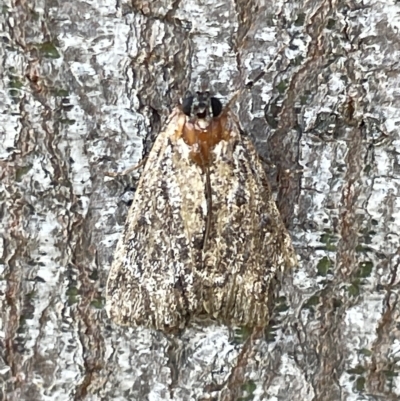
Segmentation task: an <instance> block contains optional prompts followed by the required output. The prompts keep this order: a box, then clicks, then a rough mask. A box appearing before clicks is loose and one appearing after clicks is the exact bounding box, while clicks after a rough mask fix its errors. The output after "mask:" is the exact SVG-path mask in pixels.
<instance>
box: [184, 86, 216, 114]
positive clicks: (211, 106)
mask: <svg viewBox="0 0 400 401" xmlns="http://www.w3.org/2000/svg"><path fill="white" fill-rule="evenodd" d="M182 111H183V112H184V113H185V114H186V115H187V116H188V117H190V118H195V119H199V120H206V121H210V120H211V119H213V118H215V117H218V116H219V115H220V114H221V112H222V104H221V102H220V101H219V100H218V99H217V98H216V97H213V96H210V93H209V92H196V93H195V94H194V95H192V94H190V93H189V94H187V95H186V97H185V98H184V99H183V102H182Z"/></svg>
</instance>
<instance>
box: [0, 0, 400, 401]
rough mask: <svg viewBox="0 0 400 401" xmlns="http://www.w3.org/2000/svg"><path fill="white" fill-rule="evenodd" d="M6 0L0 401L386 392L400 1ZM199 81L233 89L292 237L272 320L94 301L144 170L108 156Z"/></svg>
mask: <svg viewBox="0 0 400 401" xmlns="http://www.w3.org/2000/svg"><path fill="white" fill-rule="evenodd" d="M1 6H2V12H1V13H0V25H1V29H0V34H1V39H2V40H1V44H0V59H1V66H2V68H1V70H0V75H1V80H0V88H1V90H0V127H1V128H0V177H1V183H0V200H1V201H0V211H1V223H0V234H1V237H0V377H1V386H0V394H1V396H0V398H1V399H4V400H10V401H11V400H12V401H14V400H29V401H36V400H46V399H51V400H121V401H122V400H242V401H244V400H293V401H297V400H298V401H306V400H310V401H311V400H313V401H314V400H315V401H316V400H321V401H329V400H332V401H337V400H361V399H363V400H381V399H382V400H397V399H398V398H399V396H400V381H399V378H398V372H399V358H398V355H397V352H398V347H399V340H398V338H399V325H398V321H399V319H400V316H399V306H398V294H399V279H398V277H397V266H398V263H399V254H400V245H399V243H400V237H399V232H400V230H399V219H398V217H399V210H400V209H399V199H400V198H399V188H400V174H399V172H400V169H399V164H400V162H399V155H398V151H397V148H398V145H399V130H398V126H399V124H400V92H399V82H400V81H399V60H400V37H399V35H398V30H399V24H400V23H399V21H400V20H399V15H400V5H399V4H398V3H397V2H394V1H389V0H388V1H374V0H372V1H367V0H366V1H363V2H356V1H351V0H349V1H341V2H339V1H326V0H316V1H312V2H303V1H287V2H284V1H281V0H277V1H271V2H265V1H261V0H260V1H256V0H252V1H243V0H235V1H231V2H230V1H226V0H224V1H221V2H216V1H212V0H208V1H207V0H205V1H200V0H197V1H196V0H189V1H181V2H180V1H176V0H175V1H173V0H156V1H149V2H143V1H137V0H132V1H124V0H122V1H116V2H111V1H102V2H96V1H95V2H89V1H78V0H76V1H74V2H65V1H61V0H58V1H57V0H53V1H49V0H48V1H45V0H42V1H39V0H36V1H30V2H26V1H17V0H14V1H11V0H3V2H2V3H1ZM196 85H197V86H198V87H201V88H208V89H209V90H210V91H211V92H213V93H214V94H215V95H217V96H219V97H220V98H221V99H222V100H223V101H224V102H225V104H226V103H228V102H229V101H230V99H232V97H233V96H234V94H235V93H238V96H237V97H236V98H235V101H234V102H232V104H231V105H230V106H231V107H232V109H233V110H235V112H236V114H237V116H238V117H239V120H240V124H241V127H242V129H243V130H244V131H245V132H246V133H247V134H248V135H250V136H251V137H252V139H253V140H254V143H255V144H256V147H257V149H258V151H259V153H260V155H261V156H262V157H263V159H265V160H266V162H267V163H266V164H267V168H268V173H269V175H270V178H271V184H272V187H273V189H274V191H275V193H276V196H277V204H278V206H279V209H280V211H281V214H282V216H283V218H284V221H285V223H286V225H287V227H288V228H289V230H290V233H291V235H292V237H293V241H294V244H295V247H296V251H297V253H298V255H299V266H298V268H297V269H296V270H294V271H291V272H289V274H288V275H287V277H285V278H284V279H283V282H282V289H281V296H280V298H279V300H277V303H276V308H275V311H274V314H273V319H272V321H271V324H270V326H269V328H268V329H267V330H265V331H261V330H256V331H253V332H247V331H246V330H244V329H242V330H239V329H229V328H227V327H220V326H211V327H190V328H188V329H187V330H185V331H184V332H183V333H182V334H181V335H180V336H165V335H164V334H162V333H159V332H155V331H150V330H145V329H141V328H137V329H133V328H132V329H126V328H120V327H117V326H116V325H114V324H112V323H111V321H110V320H109V319H108V318H107V316H106V313H105V311H104V289H105V283H106V279H107V274H108V271H109V268H110V264H111V261H112V255H113V251H114V249H115V245H116V241H117V239H118V236H119V234H120V233H121V231H122V227H123V224H124V219H125V217H126V214H127V210H128V207H129V199H130V198H131V195H132V193H133V192H134V189H135V184H136V183H137V178H138V173H133V174H132V175H130V176H128V177H120V178H117V179H112V178H109V177H108V176H107V175H106V174H107V172H109V171H117V170H118V171H122V170H123V169H125V168H127V167H130V166H132V165H134V164H136V163H138V162H140V160H141V159H142V157H143V156H144V155H146V154H147V153H148V151H149V150H150V148H151V144H152V143H153V141H154V138H155V136H156V135H157V133H158V132H159V130H160V128H161V126H162V124H163V123H164V122H165V119H166V117H167V116H168V114H169V112H170V111H171V109H172V108H173V107H174V106H175V105H176V104H177V103H178V102H179V99H180V98H181V97H182V96H183V95H184V93H185V91H186V89H188V88H189V87H193V86H196ZM237 91H239V92H237Z"/></svg>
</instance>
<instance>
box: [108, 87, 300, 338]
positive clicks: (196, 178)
mask: <svg viewBox="0 0 400 401" xmlns="http://www.w3.org/2000/svg"><path fill="white" fill-rule="evenodd" d="M212 99H214V98H212ZM207 100H210V98H207V96H205V95H204V94H198V97H197V98H195V99H193V100H192V103H190V106H191V108H190V110H189V107H188V103H184V104H183V106H182V108H180V107H178V108H176V109H175V110H174V111H173V112H172V114H171V116H170V118H169V120H168V122H167V124H166V127H165V129H164V130H163V131H162V132H161V133H160V134H159V136H158V137H157V139H156V142H155V144H154V146H153V148H152V150H151V152H150V155H149V157H148V160H147V163H146V166H145V168H144V170H143V173H142V176H141V179H140V181H139V185H138V188H137V191H136V194H135V198H134V201H133V204H132V206H131V209H130V211H129V213H128V217H127V220H126V224H125V227H124V231H123V234H122V236H121V238H120V240H119V242H118V245H117V249H116V251H115V257H114V262H113V264H112V267H111V271H110V275H109V278H108V282H107V289H106V296H107V304H106V308H107V312H108V314H109V316H110V317H111V318H112V319H113V320H114V321H115V322H117V323H119V324H123V325H133V326H137V325H143V326H147V327H151V328H155V329H160V330H164V331H171V330H176V329H181V328H183V327H185V326H186V325H187V324H188V323H189V322H190V321H194V320H197V319H212V320H215V321H217V322H221V323H224V324H228V325H239V326H264V325H266V324H268V320H269V315H270V309H271V302H272V291H273V288H272V286H273V283H274V281H275V278H276V275H277V273H278V271H279V270H284V269H285V268H289V267H292V266H294V264H295V263H296V256H295V253H294V250H293V247H292V244H291V241H290V237H289V235H288V233H287V231H286V229H285V227H284V225H283V223H282V220H281V218H280V215H279V212H278V210H277V208H276V205H275V203H274V201H273V199H272V197H271V193H270V189H269V187H268V182H267V177H266V173H265V171H264V169H263V166H262V165H261V163H260V161H259V158H258V156H257V153H256V151H255V149H254V147H253V145H252V143H251V142H250V141H249V140H248V139H247V138H244V137H243V136H242V135H241V134H240V130H239V126H238V124H237V122H236V120H235V118H234V116H233V115H232V114H231V112H229V111H228V110H226V111H222V112H221V110H219V113H217V115H216V114H215V113H214V115H213V112H214V111H215V110H214V109H213V108H212V107H211V106H210V107H208V105H207V104H206V103H207ZM213 102H214V106H215V100H213ZM217 106H218V105H217ZM207 107H208V108H207ZM217 108H218V107H217ZM207 180H208V184H207ZM208 192H211V193H208ZM210 196H211V202H210V198H209V197H210ZM210 206H211V209H210Z"/></svg>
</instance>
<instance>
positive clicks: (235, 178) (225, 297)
mask: <svg viewBox="0 0 400 401" xmlns="http://www.w3.org/2000/svg"><path fill="white" fill-rule="evenodd" d="M227 125H228V126H229V127H230V128H229V129H230V132H231V140H230V141H228V142H226V141H221V142H220V143H219V144H218V145H217V146H216V147H215V149H214V160H215V162H214V163H213V164H212V166H211V168H210V179H211V188H212V200H213V208H212V210H213V211H212V215H213V218H212V226H211V231H210V235H209V243H208V246H207V253H206V255H205V262H204V268H203V271H202V272H199V276H200V280H201V281H202V294H201V299H202V300H204V302H203V305H202V306H203V308H204V313H205V314H209V315H211V316H213V317H214V318H215V319H217V320H220V321H223V322H225V323H227V324H230V325H240V326H242V325H249V326H264V325H266V324H268V321H269V315H270V309H271V302H272V301H273V299H272V292H273V286H274V284H275V277H276V275H277V273H278V272H279V271H282V270H284V269H286V268H290V267H293V266H295V264H296V256H295V253H294V250H293V247H292V244H291V240H290V237H289V234H288V233H287V231H286V228H285V227H284V225H283V223H282V220H281V217H280V214H279V211H278V209H277V207H276V205H275V202H274V200H273V199H272V197H271V193H270V189H269V185H268V181H267V176H266V173H265V171H264V169H263V166H262V164H261V162H260V160H259V158H258V155H257V153H256V151H255V149H254V146H253V144H252V143H251V142H250V140H248V139H247V138H244V137H242V136H241V135H240V133H239V127H238V125H237V124H236V123H235V122H234V121H233V118H232V117H231V116H230V118H229V120H228V122H227Z"/></svg>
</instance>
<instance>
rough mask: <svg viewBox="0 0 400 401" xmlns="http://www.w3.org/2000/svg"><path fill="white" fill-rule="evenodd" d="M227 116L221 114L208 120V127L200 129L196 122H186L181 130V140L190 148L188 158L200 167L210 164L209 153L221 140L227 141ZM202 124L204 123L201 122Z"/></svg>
mask: <svg viewBox="0 0 400 401" xmlns="http://www.w3.org/2000/svg"><path fill="white" fill-rule="evenodd" d="M226 121H227V115H226V113H222V114H221V115H220V116H218V117H214V118H212V119H211V120H210V122H209V123H208V125H206V126H205V127H201V124H199V122H198V121H196V120H194V121H193V122H192V121H188V120H187V121H186V122H185V124H184V125H183V129H182V138H183V140H184V141H185V143H186V144H187V145H188V146H190V147H191V151H190V157H191V159H192V160H193V161H194V162H195V163H197V164H198V165H199V166H201V167H205V166H208V165H209V164H210V163H211V161H212V160H211V151H212V149H213V148H214V146H215V145H217V144H218V143H219V142H221V141H222V140H228V139H229V136H230V135H229V130H227V129H226ZM202 122H204V121H202Z"/></svg>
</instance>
